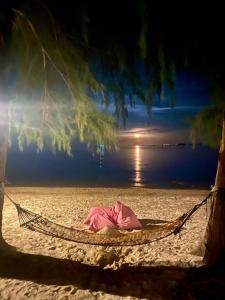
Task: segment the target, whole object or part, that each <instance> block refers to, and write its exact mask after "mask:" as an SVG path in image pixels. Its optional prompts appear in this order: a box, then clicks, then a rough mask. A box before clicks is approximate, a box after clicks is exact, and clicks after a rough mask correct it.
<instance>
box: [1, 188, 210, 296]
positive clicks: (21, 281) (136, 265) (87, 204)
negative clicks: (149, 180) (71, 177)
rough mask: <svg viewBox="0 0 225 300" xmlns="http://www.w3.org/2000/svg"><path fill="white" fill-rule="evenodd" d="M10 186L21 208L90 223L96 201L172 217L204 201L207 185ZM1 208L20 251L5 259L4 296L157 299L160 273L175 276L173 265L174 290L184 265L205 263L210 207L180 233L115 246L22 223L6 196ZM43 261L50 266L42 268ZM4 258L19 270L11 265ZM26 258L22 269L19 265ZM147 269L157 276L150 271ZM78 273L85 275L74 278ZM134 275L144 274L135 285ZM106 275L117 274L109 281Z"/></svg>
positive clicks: (145, 215)
mask: <svg viewBox="0 0 225 300" xmlns="http://www.w3.org/2000/svg"><path fill="white" fill-rule="evenodd" d="M7 193H8V194H9V195H10V196H12V198H13V199H14V200H15V201H16V202H18V203H20V204H21V206H22V207H25V208H27V209H29V210H31V211H34V212H36V213H38V214H41V215H43V216H45V217H47V218H48V219H50V220H52V221H53V222H56V223H59V224H63V225H66V226H69V227H74V228H79V229H84V226H83V220H84V219H85V217H86V216H87V214H88V212H89V209H90V208H91V207H110V206H112V205H114V203H115V202H116V201H117V200H119V201H121V202H123V203H124V204H125V205H128V206H130V207H131V208H132V209H133V210H134V212H135V213H136V215H137V216H138V218H140V219H148V220H150V221H152V222H160V221H168V220H173V219H175V218H177V217H179V216H180V215H181V214H183V213H184V212H185V211H187V210H188V209H190V208H191V207H192V206H193V205H195V204H197V203H199V202H200V201H202V200H203V199H204V197H205V196H206V195H207V193H208V191H205V190H163V189H144V188H124V189H122V188H55V187H54V188H38V187H35V188H33V187H29V188H28V187H24V188H22V187H14V188H13V187H10V188H7ZM3 213H4V216H3V234H4V237H5V239H6V241H7V242H8V243H9V244H10V245H13V246H15V247H16V248H17V251H18V252H19V253H21V254H17V255H14V258H12V262H13V261H14V266H13V263H12V262H9V261H10V259H9V257H6V258H1V260H2V262H1V263H0V268H1V265H2V271H0V275H1V279H0V299H123V298H124V299H140V298H142V297H143V298H147V299H150V298H151V299H158V298H157V297H159V295H160V293H161V294H163V290H162V289H161V288H158V290H157V288H156V287H155V289H154V284H153V283H152V281H151V280H153V281H154V280H161V279H162V278H161V277H160V276H161V275H162V274H161V273H160V272H163V276H164V279H165V278H167V277H168V278H170V275H172V273H171V272H172V270H174V271H173V276H172V281H171V280H170V279H171V278H170V279H168V278H167V279H168V280H167V279H166V282H167V283H168V282H170V283H169V285H167V284H166V285H165V289H164V292H165V290H166V289H169V290H171V289H172V290H173V289H174V287H175V286H176V283H177V282H179V281H180V280H181V279H182V278H183V277H184V276H186V275H185V271H183V270H185V269H186V268H187V267H196V266H197V267H200V266H201V265H202V256H201V251H199V249H200V248H199V246H200V244H201V242H202V240H203V236H204V231H205V227H206V224H207V209H206V206H203V207H201V208H200V209H199V210H198V211H197V212H196V213H195V214H194V215H193V216H192V218H191V220H190V221H188V222H187V223H186V224H185V226H184V228H183V230H182V232H181V238H180V237H179V236H174V235H172V236H170V237H168V238H166V239H163V240H161V241H158V242H154V243H151V244H147V245H141V246H133V247H116V248H113V247H102V246H90V245H85V244H77V243H74V242H69V241H64V240H61V239H57V238H53V237H50V236H46V235H43V234H39V233H36V232H32V231H29V230H27V229H23V228H20V227H19V226H18V219H17V212H16V209H15V207H14V206H13V205H12V203H10V202H9V201H8V200H7V199H6V200H5V205H4V212H3ZM46 257H47V258H46ZM49 257H50V258H49ZM45 258H46V259H45ZM3 260H4V263H3ZM44 260H45V263H46V270H45V269H42V267H43V268H44ZM18 261H19V262H20V263H18ZM6 262H7V263H8V266H11V268H12V269H13V271H7V270H6V269H7V263H6ZM21 262H23V263H24V266H23V268H24V270H19V268H20V267H21ZM17 263H18V267H16V264H17ZM31 264H33V265H31ZM68 264H69V265H68ZM57 266H58V267H57ZM35 268H39V271H37V270H34V269H35ZM54 268H56V269H57V268H58V269H57V270H53V269H54ZM60 268H61V271H60ZM67 268H68V269H67ZM9 269H10V267H9ZM25 269H29V271H28V270H26V271H25ZM72 269H73V270H72ZM32 270H33V271H32ZM128 270H129V272H128ZM149 270H151V274H152V277H151V276H149V275H148V276H147V273H148V272H149ZM156 270H158V271H156ZM159 270H161V271H159ZM162 270H163V271H162ZM134 271H135V274H136V275H134ZM7 272H8V273H7ZM32 272H33V273H32ZM38 272H39V273H38ZM43 272H46V273H45V275H43ZM60 272H61V274H60ZM82 272H83V273H82ZM138 272H139V273H138ZM140 272H141V273H140ZM146 272H147V273H146ZM157 272H158V273H157ZM165 272H167V273H165ZM170 273H171V274H170ZM21 274H22V275H21ZM90 274H92V275H90ZM132 274H133V275H132ZM144 274H146V275H144ZM160 274H161V275H160ZM165 274H167V275H165ZM76 275H78V277H79V279H78V278H75V277H74V276H76ZM29 276H30V277H29ZM135 276H138V277H137V278H136V281H135V282H136V283H135V284H134V283H133V284H132V282H133V280H135ZM143 276H144V277H143ZM145 276H147V277H146V278H148V279H146V278H145ZM154 276H155V277H154ZM165 276H167V277H165ZM174 276H175V277H174ZM104 277H105V281H104ZM108 277H109V278H110V277H111V280H112V283H111V284H109V281H108V280H109V278H108ZM119 277H121V278H119ZM113 278H114V279H113ZM115 278H117V279H115ZM129 278H130V280H129ZM160 278H161V279H160ZM124 280H125V282H124ZM140 280H141V282H139V281H140ZM138 282H139V283H138ZM122 283H124V284H122ZM129 285H130V286H129ZM170 296H171V293H168V297H170ZM149 297H150V298H149ZM162 299H164V298H162ZM168 299H169V298H168Z"/></svg>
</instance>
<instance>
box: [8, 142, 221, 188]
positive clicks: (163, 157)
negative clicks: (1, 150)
mask: <svg viewBox="0 0 225 300" xmlns="http://www.w3.org/2000/svg"><path fill="white" fill-rule="evenodd" d="M216 163H217V151H215V150H212V149H209V148H207V147H204V146H198V147H196V148H195V149H192V147H191V146H190V145H179V146H174V145H165V146H154V145H147V146H142V145H132V146H126V147H125V146H124V147H122V148H121V149H120V150H119V151H118V152H115V153H108V152H105V153H104V156H102V157H101V158H100V157H99V156H94V155H92V154H91V153H89V152H88V151H87V150H86V148H85V146H83V145H78V146H77V147H76V148H75V154H74V157H73V159H70V158H68V157H67V156H66V155H64V154H57V155H52V154H51V153H50V151H45V152H43V153H40V154H38V153H36V151H35V150H33V149H27V150H26V151H25V152H22V153H19V152H18V150H17V149H14V148H12V149H11V150H10V153H9V157H8V165H7V179H8V181H9V182H11V183H12V184H14V185H69V186H71V185H72V186H119V187H127V186H137V187H165V188H168V187H173V188H175V187H176V188H179V187H180V188H186V187H191V188H210V186H211V185H213V184H214V177H215V172H216Z"/></svg>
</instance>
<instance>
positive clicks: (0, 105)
mask: <svg viewBox="0 0 225 300" xmlns="http://www.w3.org/2000/svg"><path fill="white" fill-rule="evenodd" d="M7 150H8V110H7V104H6V103H4V102H0V247H1V246H2V245H3V244H4V239H3V236H2V211H3V204H4V181H5V170H6V159H7Z"/></svg>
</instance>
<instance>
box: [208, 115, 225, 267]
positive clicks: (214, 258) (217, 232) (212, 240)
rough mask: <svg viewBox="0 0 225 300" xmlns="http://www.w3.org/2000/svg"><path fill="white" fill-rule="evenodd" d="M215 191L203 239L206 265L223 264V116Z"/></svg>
mask: <svg viewBox="0 0 225 300" xmlns="http://www.w3.org/2000/svg"><path fill="white" fill-rule="evenodd" d="M215 190H216V192H215V193H214V196H213V201H212V204H211V212H210V216H209V221H208V225H207V230H206V237H205V239H206V240H205V254H204V260H205V261H206V263H207V264H208V265H219V264H220V265H221V264H224V263H225V114H224V117H223V128H222V138H221V144H220V151H219V160H218V166H217V174H216V180H215Z"/></svg>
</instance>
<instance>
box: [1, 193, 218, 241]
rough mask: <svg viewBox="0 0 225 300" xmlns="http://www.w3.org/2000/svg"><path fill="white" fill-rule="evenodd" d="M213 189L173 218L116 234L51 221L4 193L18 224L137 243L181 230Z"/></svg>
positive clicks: (61, 234)
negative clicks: (14, 208)
mask: <svg viewBox="0 0 225 300" xmlns="http://www.w3.org/2000/svg"><path fill="white" fill-rule="evenodd" d="M213 192H214V191H211V192H210V193H209V194H208V195H207V196H206V198H205V199H204V200H203V201H202V202H200V203H198V204H196V205H194V206H193V207H192V208H191V209H190V210H188V211H187V212H186V213H184V214H183V215H182V216H180V217H179V218H177V219H175V220H173V221H169V222H167V223H166V224H163V225H155V226H152V227H146V228H145V227H143V228H142V229H141V230H138V231H134V232H126V233H121V232H119V231H118V235H116V236H112V235H109V234H98V233H90V232H87V231H83V230H78V229H74V228H70V227H66V226H63V225H60V224H57V223H54V222H52V221H50V220H48V219H47V218H45V217H42V216H41V215H38V214H36V213H34V212H32V211H29V210H27V209H25V208H22V207H21V206H20V205H19V204H18V203H16V202H15V201H14V200H13V199H12V198H11V197H10V196H9V195H8V194H6V193H5V195H6V196H7V198H8V199H9V200H10V201H11V202H12V203H13V204H14V205H15V207H16V209H17V213H18V219H19V224H20V227H23V228H27V229H29V230H32V231H35V232H39V233H43V234H46V235H49V236H52V237H56V238H60V239H63V240H67V241H73V242H76V243H82V244H89V245H99V246H100V245H101V246H136V245H143V244H149V243H152V242H155V241H159V240H161V239H164V238H166V237H168V236H170V235H172V234H174V235H176V234H178V233H180V231H181V229H182V227H183V226H184V224H185V223H186V222H187V221H188V220H189V219H190V217H191V216H192V215H193V213H194V212H196V210H198V209H199V208H200V207H201V206H202V205H204V204H206V203H207V200H208V199H209V198H210V197H211V196H212V194H213Z"/></svg>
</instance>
